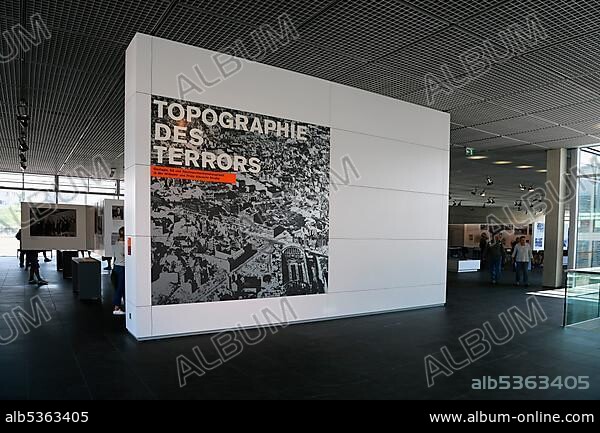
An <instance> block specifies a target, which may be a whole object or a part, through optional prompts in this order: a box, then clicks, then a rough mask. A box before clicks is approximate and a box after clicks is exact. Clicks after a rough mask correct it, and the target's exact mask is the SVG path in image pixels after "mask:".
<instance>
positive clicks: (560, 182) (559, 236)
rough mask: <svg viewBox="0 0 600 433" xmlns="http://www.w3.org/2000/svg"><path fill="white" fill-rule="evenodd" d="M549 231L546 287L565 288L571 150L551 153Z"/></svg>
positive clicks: (547, 189) (556, 150)
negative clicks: (564, 255) (567, 194)
mask: <svg viewBox="0 0 600 433" xmlns="http://www.w3.org/2000/svg"><path fill="white" fill-rule="evenodd" d="M546 168H547V169H548V173H547V177H546V199H547V203H548V211H547V213H546V228H545V235H544V280H543V284H544V287H554V288H557V287H562V286H563V283H564V281H563V280H564V277H563V241H564V220H565V204H566V192H567V185H566V181H567V180H566V173H567V149H553V150H549V151H548V153H547V167H546Z"/></svg>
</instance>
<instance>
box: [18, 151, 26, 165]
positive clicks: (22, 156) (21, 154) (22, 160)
mask: <svg viewBox="0 0 600 433" xmlns="http://www.w3.org/2000/svg"><path fill="white" fill-rule="evenodd" d="M19 160H21V162H22V163H26V162H27V157H26V156H25V154H23V153H19Z"/></svg>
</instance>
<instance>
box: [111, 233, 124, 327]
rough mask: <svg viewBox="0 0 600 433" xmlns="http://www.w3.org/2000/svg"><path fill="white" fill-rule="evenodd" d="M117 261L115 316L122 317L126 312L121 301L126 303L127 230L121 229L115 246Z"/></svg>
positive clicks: (115, 263) (115, 262) (114, 300)
mask: <svg viewBox="0 0 600 433" xmlns="http://www.w3.org/2000/svg"><path fill="white" fill-rule="evenodd" d="M113 252H114V255H115V261H114V266H113V272H114V273H115V274H116V277H117V278H116V280H117V287H116V289H115V296H114V298H113V314H114V315H115V316H122V315H124V314H125V311H123V310H122V309H121V300H123V304H124V303H125V228H124V227H121V228H120V229H119V239H118V240H117V242H116V243H115V244H114V245H113Z"/></svg>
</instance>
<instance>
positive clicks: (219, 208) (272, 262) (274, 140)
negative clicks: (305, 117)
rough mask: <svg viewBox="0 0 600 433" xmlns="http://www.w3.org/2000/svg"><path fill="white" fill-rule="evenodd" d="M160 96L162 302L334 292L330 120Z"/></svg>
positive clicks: (157, 177)
mask: <svg viewBox="0 0 600 433" xmlns="http://www.w3.org/2000/svg"><path fill="white" fill-rule="evenodd" d="M151 103H152V108H151V113H152V114H151V116H152V122H151V144H150V145H151V155H152V156H151V158H152V161H151V162H152V163H151V170H150V176H151V228H152V233H151V234H152V242H151V257H152V304H153V305H155V306H157V305H172V304H185V303H200V302H217V301H228V300H240V299H256V298H270V297H281V296H298V295H316V294H322V293H326V291H327V287H328V244H329V167H330V164H329V159H330V135H331V134H330V128H328V127H324V126H318V125H312V124H307V123H302V122H296V121H292V120H286V119H280V118H275V117H272V116H267V115H262V114H256V113H249V112H243V111H239V110H235V109H230V108H223V107H216V106H209V105H202V104H195V103H191V102H185V101H179V100H175V99H170V98H164V97H160V96H154V97H152V102H151Z"/></svg>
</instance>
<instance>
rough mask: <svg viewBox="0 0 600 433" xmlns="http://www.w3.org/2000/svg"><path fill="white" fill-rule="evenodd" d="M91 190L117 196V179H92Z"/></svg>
mask: <svg viewBox="0 0 600 433" xmlns="http://www.w3.org/2000/svg"><path fill="white" fill-rule="evenodd" d="M90 192H93V193H98V194H106V195H112V196H116V195H117V181H116V180H105V179H90Z"/></svg>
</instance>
